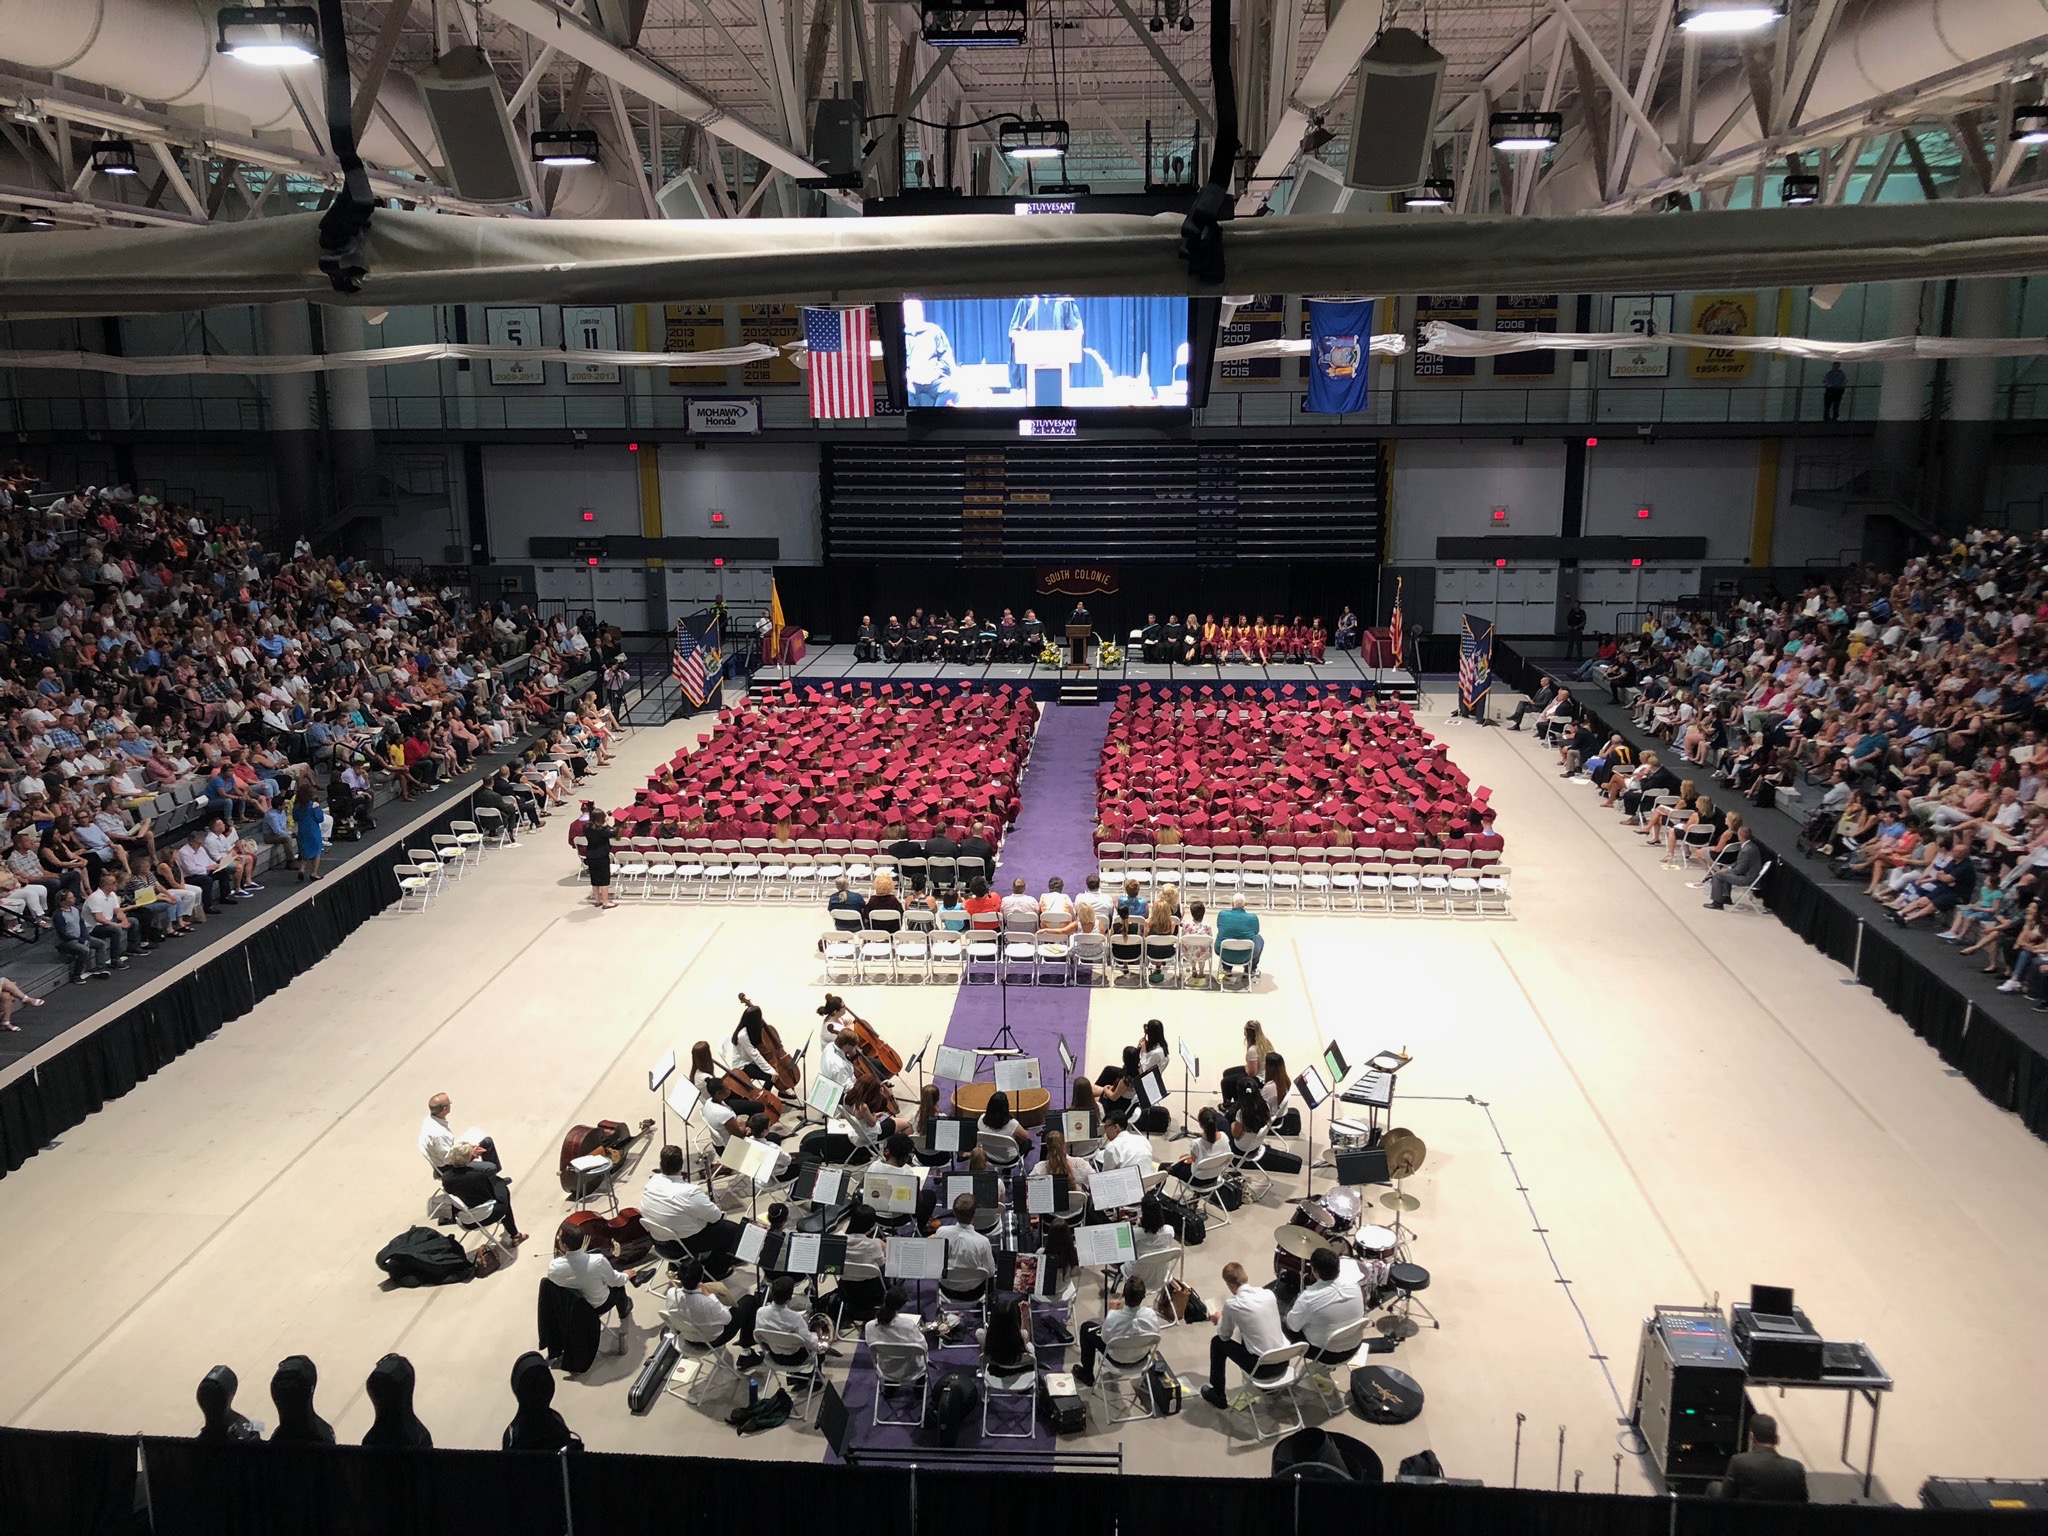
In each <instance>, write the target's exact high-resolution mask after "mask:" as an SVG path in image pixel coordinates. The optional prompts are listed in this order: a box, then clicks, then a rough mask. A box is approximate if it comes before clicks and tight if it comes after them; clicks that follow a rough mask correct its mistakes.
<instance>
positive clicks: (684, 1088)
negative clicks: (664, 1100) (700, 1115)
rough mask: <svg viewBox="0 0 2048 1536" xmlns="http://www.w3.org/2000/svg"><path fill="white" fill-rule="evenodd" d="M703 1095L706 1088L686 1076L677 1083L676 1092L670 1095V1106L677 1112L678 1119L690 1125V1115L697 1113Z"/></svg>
mask: <svg viewBox="0 0 2048 1536" xmlns="http://www.w3.org/2000/svg"><path fill="white" fill-rule="evenodd" d="M703 1097H704V1090H703V1089H701V1088H699V1087H698V1086H697V1085H696V1084H695V1083H693V1082H691V1081H690V1080H689V1079H688V1078H684V1079H683V1081H681V1082H680V1083H677V1084H676V1088H675V1092H673V1093H671V1094H670V1095H669V1096H668V1107H669V1108H670V1109H672V1110H674V1111H675V1112H676V1118H677V1119H679V1120H681V1121H682V1122H683V1123H684V1124H685V1125H688V1124H689V1123H690V1116H691V1115H693V1114H695V1113H696V1110H697V1104H698V1101H699V1100H701V1099H702V1098H703Z"/></svg>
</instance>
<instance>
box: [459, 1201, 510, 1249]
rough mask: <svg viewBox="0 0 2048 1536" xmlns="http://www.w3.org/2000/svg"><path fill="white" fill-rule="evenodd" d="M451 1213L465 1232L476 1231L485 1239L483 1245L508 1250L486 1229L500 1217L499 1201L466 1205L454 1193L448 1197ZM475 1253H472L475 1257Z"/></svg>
mask: <svg viewBox="0 0 2048 1536" xmlns="http://www.w3.org/2000/svg"><path fill="white" fill-rule="evenodd" d="M448 1211H449V1214H450V1215H452V1216H453V1217H454V1218H455V1225H456V1226H457V1227H459V1228H461V1229H462V1230H463V1231H464V1232H474V1233H475V1234H476V1235H477V1236H478V1237H480V1238H482V1239H483V1243H482V1244H481V1247H485V1248H496V1249H497V1250H498V1251H499V1252H500V1253H504V1252H506V1251H507V1248H506V1245H505V1244H504V1243H502V1242H500V1241H499V1240H498V1239H497V1238H495V1237H493V1236H492V1235H491V1234H490V1233H489V1232H488V1231H486V1230H485V1229H486V1228H487V1227H489V1226H490V1224H491V1223H492V1222H494V1221H496V1220H497V1219H498V1202H497V1201H495V1200H486V1201H484V1202H483V1203H482V1204H481V1205H464V1204H463V1203H462V1202H461V1201H460V1200H458V1199H456V1198H455V1197H454V1196H453V1195H450V1196H449V1197H448ZM473 1256H474V1255H472V1257H473Z"/></svg>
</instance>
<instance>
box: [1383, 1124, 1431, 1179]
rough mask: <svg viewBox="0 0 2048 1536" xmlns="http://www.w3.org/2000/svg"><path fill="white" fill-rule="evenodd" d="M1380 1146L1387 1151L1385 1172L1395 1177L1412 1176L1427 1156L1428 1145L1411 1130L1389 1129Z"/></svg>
mask: <svg viewBox="0 0 2048 1536" xmlns="http://www.w3.org/2000/svg"><path fill="white" fill-rule="evenodd" d="M1381 1146H1383V1147H1384V1148H1385V1149H1386V1153H1387V1172H1388V1173H1390V1174H1392V1175H1393V1176H1394V1177H1395V1178H1397V1179H1412V1178H1414V1177H1415V1175H1416V1174H1417V1173H1418V1172H1419V1171H1420V1170H1421V1168H1422V1164H1423V1160H1424V1159H1425V1158H1427V1157H1428V1156H1429V1148H1428V1146H1427V1145H1426V1144H1425V1143H1424V1142H1423V1140H1422V1138H1421V1137H1420V1136H1417V1135H1416V1134H1415V1133H1414V1132H1413V1131H1401V1132H1392V1131H1390V1132H1388V1133H1387V1136H1386V1139H1385V1140H1384V1141H1383V1142H1381Z"/></svg>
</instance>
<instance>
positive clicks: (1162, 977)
mask: <svg viewBox="0 0 2048 1536" xmlns="http://www.w3.org/2000/svg"><path fill="white" fill-rule="evenodd" d="M1145 985H1146V986H1148V987H1178V986H1179V985H1180V940H1179V938H1178V937H1176V936H1175V935H1173V934H1170V933H1160V934H1147V935H1146V937H1145Z"/></svg>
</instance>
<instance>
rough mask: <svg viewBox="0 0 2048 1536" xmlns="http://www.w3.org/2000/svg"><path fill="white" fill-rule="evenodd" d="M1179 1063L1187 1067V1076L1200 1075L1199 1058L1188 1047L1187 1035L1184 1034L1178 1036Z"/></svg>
mask: <svg viewBox="0 0 2048 1536" xmlns="http://www.w3.org/2000/svg"><path fill="white" fill-rule="evenodd" d="M1180 1064H1181V1065H1182V1066H1184V1067H1186V1068H1187V1069H1188V1076H1189V1077H1200V1076H1201V1075H1202V1062H1201V1058H1199V1057H1198V1056H1196V1055H1195V1053H1194V1052H1193V1051H1191V1050H1189V1049H1188V1037H1187V1036H1186V1035H1182V1036H1181V1037H1180Z"/></svg>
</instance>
